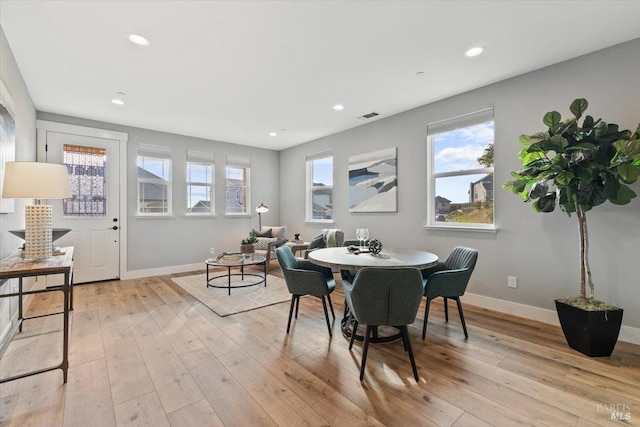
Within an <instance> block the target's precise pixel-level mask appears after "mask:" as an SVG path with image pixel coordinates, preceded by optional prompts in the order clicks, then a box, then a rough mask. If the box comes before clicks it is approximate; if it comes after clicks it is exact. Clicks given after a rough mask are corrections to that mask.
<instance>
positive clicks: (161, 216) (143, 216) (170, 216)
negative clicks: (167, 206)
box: [135, 214, 175, 219]
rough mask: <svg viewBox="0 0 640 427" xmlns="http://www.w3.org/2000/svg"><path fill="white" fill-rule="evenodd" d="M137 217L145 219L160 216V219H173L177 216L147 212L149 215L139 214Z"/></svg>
mask: <svg viewBox="0 0 640 427" xmlns="http://www.w3.org/2000/svg"><path fill="white" fill-rule="evenodd" d="M135 217H136V218H144V219H147V218H159V219H172V218H175V216H173V215H153V214H147V215H144V214H138V215H136V216H135Z"/></svg>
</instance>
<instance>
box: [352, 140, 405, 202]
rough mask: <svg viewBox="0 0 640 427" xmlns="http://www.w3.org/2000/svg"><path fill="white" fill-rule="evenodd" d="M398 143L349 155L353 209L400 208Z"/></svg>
mask: <svg viewBox="0 0 640 427" xmlns="http://www.w3.org/2000/svg"><path fill="white" fill-rule="evenodd" d="M397 163H398V161H397V149H396V147H393V148H387V149H384V150H380V151H374V152H371V153H366V154H358V155H356V156H351V157H349V212H397V211H398V165H397Z"/></svg>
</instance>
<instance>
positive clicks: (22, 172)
mask: <svg viewBox="0 0 640 427" xmlns="http://www.w3.org/2000/svg"><path fill="white" fill-rule="evenodd" d="M5 166H6V168H5V173H4V185H3V187H2V197H3V198H7V199H36V200H35V205H27V206H25V207H24V217H25V227H24V228H25V242H24V243H25V245H24V248H25V249H24V257H25V258H28V259H42V258H49V257H51V254H52V247H53V244H52V237H51V223H52V214H53V207H52V206H51V205H45V204H42V199H64V198H69V197H71V185H70V183H69V175H68V174H67V167H66V166H65V165H60V164H53V163H36V162H7V163H6V165H5Z"/></svg>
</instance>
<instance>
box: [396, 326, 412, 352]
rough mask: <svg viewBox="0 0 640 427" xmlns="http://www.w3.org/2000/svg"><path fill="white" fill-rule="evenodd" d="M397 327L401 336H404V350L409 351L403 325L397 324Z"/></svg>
mask: <svg viewBox="0 0 640 427" xmlns="http://www.w3.org/2000/svg"><path fill="white" fill-rule="evenodd" d="M396 328H398V329H400V332H401V334H400V336H401V337H402V346H403V347H404V351H408V350H409V349H408V348H407V340H406V338H405V336H404V332H402V326H396Z"/></svg>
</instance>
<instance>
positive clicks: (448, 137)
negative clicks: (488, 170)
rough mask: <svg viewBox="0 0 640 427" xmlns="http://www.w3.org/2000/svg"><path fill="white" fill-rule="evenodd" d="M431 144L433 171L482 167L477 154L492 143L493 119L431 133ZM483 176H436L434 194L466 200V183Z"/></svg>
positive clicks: (467, 197)
mask: <svg viewBox="0 0 640 427" xmlns="http://www.w3.org/2000/svg"><path fill="white" fill-rule="evenodd" d="M433 144H434V146H433V149H434V173H441V172H457V171H464V170H470V169H479V168H484V166H483V165H481V164H480V163H478V157H480V156H481V155H482V153H483V151H484V149H485V148H486V147H487V146H488V145H489V144H493V121H490V122H486V123H482V124H479V125H474V126H469V127H465V128H462V129H456V130H453V131H450V132H443V133H439V134H435V135H434V136H433ZM483 176H484V174H482V175H465V176H460V177H451V178H440V179H437V180H436V195H437V196H441V197H444V198H447V199H449V200H450V201H452V202H454V203H466V202H468V201H469V193H468V191H469V184H470V183H471V182H474V181H477V180H478V179H480V178H482V177H483Z"/></svg>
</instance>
